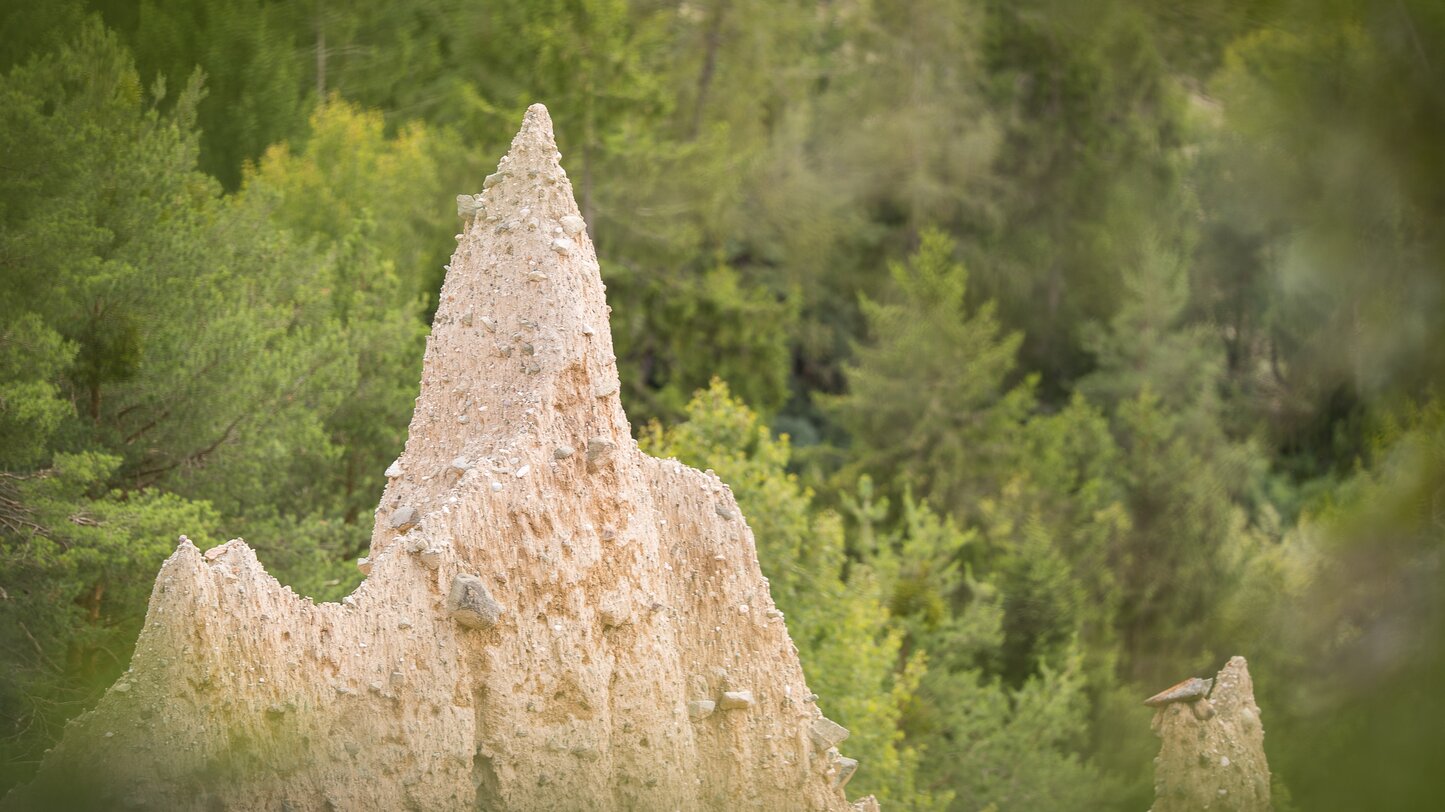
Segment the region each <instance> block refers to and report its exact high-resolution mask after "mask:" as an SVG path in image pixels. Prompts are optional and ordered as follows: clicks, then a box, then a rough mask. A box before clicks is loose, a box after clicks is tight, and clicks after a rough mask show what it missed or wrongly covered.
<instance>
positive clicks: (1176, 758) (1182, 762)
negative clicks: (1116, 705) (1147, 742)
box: [1145, 657, 1270, 812]
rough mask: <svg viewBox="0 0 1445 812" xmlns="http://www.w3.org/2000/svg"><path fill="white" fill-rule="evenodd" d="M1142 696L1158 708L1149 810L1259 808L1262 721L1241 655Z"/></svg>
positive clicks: (1264, 787) (1263, 777)
mask: <svg viewBox="0 0 1445 812" xmlns="http://www.w3.org/2000/svg"><path fill="white" fill-rule="evenodd" d="M1145 704H1148V705H1152V706H1154V707H1156V708H1158V710H1157V711H1156V712H1155V714H1154V732H1155V733H1156V734H1158V736H1159V738H1160V742H1161V744H1160V748H1159V756H1158V758H1156V759H1154V765H1155V769H1154V796H1155V800H1154V806H1153V809H1152V812H1199V810H1203V809H1208V810H1215V812H1267V810H1268V809H1269V808H1270V802H1269V764H1268V763H1267V762H1266V761H1265V756H1264V725H1263V724H1262V723H1261V722H1260V712H1259V706H1258V705H1256V704H1255V703H1254V683H1253V682H1252V681H1251V680H1250V678H1249V668H1248V664H1247V663H1245V661H1244V658H1243V657H1234V658H1232V659H1231V660H1230V661H1229V662H1228V663H1227V664H1226V665H1225V666H1224V668H1223V670H1221V671H1220V672H1219V674H1218V675H1217V676H1215V677H1214V678H1213V679H1201V678H1198V677H1195V678H1191V679H1188V680H1185V681H1184V682H1181V683H1179V684H1178V685H1175V686H1174V687H1172V688H1169V689H1168V690H1165V691H1163V692H1161V693H1159V694H1157V695H1155V696H1153V697H1150V698H1149V699H1147V700H1145Z"/></svg>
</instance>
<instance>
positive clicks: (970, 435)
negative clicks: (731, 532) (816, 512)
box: [828, 231, 1033, 513]
mask: <svg viewBox="0 0 1445 812" xmlns="http://www.w3.org/2000/svg"><path fill="white" fill-rule="evenodd" d="M953 248H954V243H953V241H952V240H951V239H949V238H948V237H947V236H945V235H944V234H942V233H940V232H937V231H930V232H928V233H926V234H925V235H924V237H923V244H922V245H921V246H920V247H919V249H918V251H917V252H916V253H915V254H913V255H912V256H911V257H910V258H909V261H908V262H907V263H900V262H895V263H891V264H890V265H889V268H888V270H889V274H890V276H892V278H893V282H894V285H895V287H896V288H897V294H898V299H899V302H898V303H897V304H880V303H877V302H874V301H872V300H870V299H867V298H866V297H865V298H864V299H863V301H862V307H863V314H864V317H865V318H866V320H867V324H868V332H869V335H870V337H871V339H872V340H871V342H870V343H868V344H866V345H862V346H859V347H857V348H856V355H857V360H856V361H855V362H852V363H850V364H849V365H848V366H847V367H846V370H847V375H848V388H849V391H848V394H846V395H844V396H841V397H838V398H835V399H832V400H831V401H828V404H829V405H830V406H831V409H832V411H833V412H834V413H835V414H836V415H837V418H838V422H839V423H840V424H841V425H842V427H843V428H845V429H847V431H848V432H849V434H850V435H851V437H852V442H853V447H852V448H851V449H850V453H851V454H852V456H853V457H854V458H855V459H857V460H858V463H857V467H858V468H860V469H861V470H862V471H866V472H870V473H875V474H882V475H884V476H887V475H888V473H889V472H893V471H899V472H907V474H906V475H905V476H907V477H909V478H912V479H913V480H914V481H915V488H916V489H917V490H918V492H919V493H920V494H921V495H923V496H925V497H927V498H928V499H930V500H931V501H934V502H936V503H938V504H940V505H943V506H946V507H947V508H949V509H950V510H954V511H958V512H959V513H965V512H967V510H968V505H970V504H971V503H972V502H973V501H974V500H976V499H977V498H978V497H979V496H980V495H981V494H982V491H983V489H984V487H985V483H987V482H988V481H989V480H988V477H989V476H990V475H991V473H992V472H993V471H995V470H997V469H998V468H999V467H1000V466H1004V465H1007V464H1008V462H1009V461H1010V460H1009V458H1010V456H1011V455H1012V453H1013V448H1012V442H1011V438H1012V437H1013V436H1014V435H1016V433H1017V426H1018V424H1019V423H1020V422H1021V421H1022V419H1023V417H1024V416H1025V414H1026V413H1027V412H1028V410H1029V409H1030V408H1031V406H1032V405H1033V394H1032V386H1031V385H1030V384H1028V383H1025V384H1023V385H1020V386H1014V387H1010V385H1009V378H1010V374H1011V373H1012V372H1013V369H1014V355H1015V353H1016V352H1017V350H1018V345H1019V341H1020V337H1019V336H1018V335H1016V334H1015V335H1004V334H1001V329H1000V327H999V325H998V322H997V320H996V319H995V318H994V315H993V305H992V304H991V303H985V304H983V305H980V306H979V307H978V308H977V311H976V312H971V311H970V308H969V306H968V304H967V302H966V301H965V295H966V293H967V288H968V273H967V271H965V270H964V268H963V266H962V265H960V264H958V263H956V262H954V261H953Z"/></svg>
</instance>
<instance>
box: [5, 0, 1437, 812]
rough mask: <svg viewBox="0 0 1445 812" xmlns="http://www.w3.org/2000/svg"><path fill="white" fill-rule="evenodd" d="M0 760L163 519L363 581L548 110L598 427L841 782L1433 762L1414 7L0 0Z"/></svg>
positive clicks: (128, 582)
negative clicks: (801, 683) (740, 604)
mask: <svg viewBox="0 0 1445 812" xmlns="http://www.w3.org/2000/svg"><path fill="white" fill-rule="evenodd" d="M0 31H3V36H0V659H3V663H0V759H3V761H0V789H3V788H5V787H7V786H9V785H12V784H13V783H15V782H17V781H21V780H24V778H25V777H26V776H27V775H28V774H29V773H30V771H32V770H33V769H34V767H35V766H36V764H37V761H38V759H39V757H40V754H41V752H42V751H43V750H44V749H45V748H46V747H48V746H49V745H50V744H52V743H53V742H54V741H55V740H56V738H57V737H58V735H59V733H60V730H61V727H62V726H63V724H64V721H65V720H66V719H67V718H69V717H71V716H74V715H75V714H77V713H79V712H80V711H82V710H84V709H85V708H86V707H87V706H88V705H89V704H90V703H92V702H93V701H94V700H95V698H96V697H97V696H98V695H99V692H100V691H101V690H103V688H104V687H105V686H106V685H108V684H109V683H110V682H111V681H112V680H113V679H114V678H115V676H116V675H117V674H118V673H120V672H121V671H122V670H124V668H125V667H126V663H127V661H128V658H129V646H130V645H131V643H132V642H133V641H134V639H135V635H136V633H137V630H138V627H139V623H140V620H141V618H142V616H143V613H144V610H145V602H146V598H147V595H148V594H149V591H150V587H151V583H152V578H153V576H154V573H155V571H156V569H157V567H158V565H159V563H160V562H161V560H162V559H163V558H164V557H165V556H166V555H168V554H169V552H170V550H171V549H172V548H173V545H174V542H175V538H176V536H177V534H178V533H180V532H185V533H187V534H189V535H190V537H191V538H193V539H196V540H197V541H198V543H203V544H209V543H214V542H218V541H221V540H224V539H226V538H230V537H235V536H244V537H245V538H246V539H247V540H248V541H249V542H250V543H251V544H253V545H254V546H255V547H256V548H257V549H258V550H259V551H260V554H261V556H262V559H263V561H265V563H266V564H267V566H268V567H270V569H271V571H272V572H273V573H275V574H276V575H277V576H278V577H280V578H281V580H282V581H283V582H285V583H289V584H291V585H293V586H294V587H296V588H297V589H298V590H300V591H303V592H305V593H307V594H310V595H313V596H316V597H318V598H328V599H335V598H337V597H339V596H341V595H343V594H345V593H347V592H348V591H349V590H350V589H351V588H353V587H354V586H355V585H356V583H357V582H358V581H359V579H360V577H361V576H360V574H359V572H357V570H356V567H355V564H354V560H355V558H356V556H358V555H359V554H360V553H361V552H362V551H363V550H364V549H365V547H366V543H367V540H368V538H369V533H370V525H371V520H372V513H371V512H372V510H373V509H374V506H375V503H376V500H377V498H378V496H379V494H380V493H381V489H382V485H383V476H382V471H383V470H384V469H385V468H386V466H387V464H388V463H389V462H390V461H391V460H392V459H393V458H394V457H395V456H396V455H397V454H398V453H399V451H400V449H401V447H402V443H403V441H404V439H405V431H406V426H407V421H408V419H409V416H410V410H411V406H412V398H413V397H414V396H415V390H416V386H417V380H418V378H419V371H420V363H421V357H422V349H423V342H424V337H425V335H426V334H427V331H428V319H429V316H430V313H431V311H432V308H433V306H434V304H435V299H434V297H435V291H436V290H437V288H438V286H439V283H440V280H441V274H442V265H443V263H444V262H445V261H446V258H447V256H448V254H449V253H450V251H451V248H452V247H453V245H454V243H453V240H452V235H453V234H454V232H455V231H456V221H455V220H454V219H453V213H452V205H453V204H452V199H453V196H454V195H456V194H457V193H461V192H474V191H478V190H479V189H480V186H481V181H482V178H483V177H484V176H485V175H486V173H487V172H488V171H489V170H490V168H491V167H492V166H494V165H495V161H496V158H497V156H499V155H500V154H501V153H502V152H503V150H504V148H505V146H506V143H507V141H508V140H509V139H510V137H511V134H512V133H513V132H514V130H515V128H516V126H517V123H518V121H519V120H520V114H521V111H522V110H523V109H524V108H525V107H526V105H528V104H529V103H531V102H534V101H543V102H545V103H547V104H548V105H549V107H550V108H551V111H552V114H553V117H554V119H555V121H556V123H557V126H558V140H559V142H560V144H561V146H562V150H563V152H564V162H565V164H566V166H567V168H568V170H569V173H570V174H571V176H572V177H573V178H574V181H575V184H576V188H577V192H578V197H579V202H580V203H581V205H582V207H583V211H584V214H585V216H586V218H587V221H588V223H589V225H590V228H591V231H592V236H593V238H594V240H595V242H596V245H597V248H598V253H599V255H600V257H601V262H602V270H603V274H604V276H605V278H606V281H607V283H608V288H609V296H610V297H611V303H612V305H613V307H614V313H613V325H612V326H613V331H614V334H615V339H616V343H617V348H618V354H619V360H620V364H621V367H622V371H623V378H624V387H625V388H624V391H623V400H624V403H625V405H626V407H627V409H628V411H629V413H630V415H631V416H632V418H633V422H634V428H635V429H636V431H637V433H638V435H639V438H640V439H641V441H642V442H643V444H644V447H646V448H647V449H648V450H649V451H651V452H652V453H656V454H661V455H675V456H677V457H678V458H680V459H682V460H684V461H686V462H688V463H691V464H694V465H697V466H699V467H710V468H714V469H715V470H717V471H718V473H719V474H720V475H721V476H722V477H723V478H724V479H726V480H727V481H729V482H730V483H732V486H733V488H734V491H735V493H736V494H737V496H738V499H739V501H740V503H741V504H742V506H743V509H744V511H745V512H746V514H747V515H748V517H749V520H750V522H751V524H752V526H753V528H754V530H755V532H756V535H757V539H758V545H759V554H760V557H761V560H762V563H763V567H764V571H765V572H766V573H767V574H768V575H769V576H770V577H771V579H772V583H773V588H774V590H775V598H776V600H777V602H778V604H779V605H780V606H781V607H782V608H783V609H784V610H785V611H786V612H787V615H788V618H789V629H790V631H791V632H792V634H793V636H794V638H795V640H796V641H797V643H798V645H799V648H800V649H801V652H802V656H803V659H804V665H805V667H806V668H807V669H808V674H809V679H810V683H811V684H812V685H813V686H814V688H815V689H816V690H818V692H819V693H821V694H822V695H823V697H824V700H823V701H824V704H825V706H826V708H827V710H828V712H829V714H830V715H832V716H835V717H837V718H838V719H839V721H841V722H843V723H844V724H846V725H848V726H849V727H850V728H852V729H853V730H854V732H855V737H854V739H852V740H850V745H851V747H850V754H852V755H856V756H859V757H860V758H861V760H862V762H863V769H862V770H861V771H860V773H859V775H858V777H857V778H856V779H855V780H854V782H853V784H852V785H850V787H849V789H850V790H852V791H856V792H859V793H862V792H873V793H877V794H878V795H879V797H880V798H881V799H883V801H884V805H885V808H887V809H890V810H925V809H949V810H984V809H994V810H1039V809H1144V808H1147V807H1148V805H1149V802H1150V797H1151V792H1152V790H1151V786H1150V783H1149V776H1150V766H1151V765H1150V758H1151V756H1152V755H1153V751H1154V748H1155V742H1154V740H1153V738H1152V736H1151V734H1150V732H1149V721H1148V720H1149V714H1148V711H1147V709H1145V708H1141V707H1140V706H1139V700H1140V699H1142V698H1143V697H1144V696H1147V695H1149V694H1151V693H1153V692H1154V691H1156V690H1158V689H1159V688H1161V687H1163V686H1165V685H1168V684H1170V683H1172V682H1174V681H1176V680H1178V679H1180V678H1183V677H1185V676H1188V675H1193V674H1199V675H1203V674H1207V673H1213V671H1214V670H1215V669H1216V668H1218V666H1219V665H1220V664H1221V663H1222V662H1223V661H1224V659H1225V658H1226V657H1227V656H1228V655H1230V654H1244V655H1246V656H1247V657H1248V658H1249V659H1250V663H1251V666H1252V669H1253V670H1254V673H1255V679H1256V684H1257V685H1258V689H1259V702H1260V705H1261V706H1262V707H1263V708H1264V710H1265V714H1266V716H1265V723H1266V729H1267V731H1268V737H1267V739H1266V747H1267V750H1268V752H1269V756H1270V760H1271V765H1272V767H1273V768H1274V770H1275V772H1276V786H1275V798H1276V801H1277V805H1278V806H1279V808H1280V809H1282V810H1289V809H1295V808H1298V809H1307V810H1329V809H1340V810H1347V809H1348V810H1353V809H1367V808H1370V809H1386V808H1388V809H1410V808H1418V809H1424V808H1438V803H1439V798H1440V796H1441V793H1442V791H1445V779H1442V777H1441V775H1440V771H1439V757H1440V756H1439V754H1440V753H1441V752H1445V692H1442V691H1441V690H1440V686H1441V685H1442V684H1445V644H1442V641H1445V600H1442V598H1445V588H1442V587H1445V584H1442V578H1445V573H1442V565H1445V562H1442V555H1445V393H1442V392H1441V388H1440V384H1441V381H1442V372H1445V360H1442V359H1445V316H1442V313H1445V273H1442V270H1445V138H1442V133H1445V4H1441V3H1439V2H1435V1H1434V0H1391V1H1390V2H1377V1H1376V0H1309V1H1308V2H1306V0H1264V1H1263V2H1253V3H1251V2H1245V1H1244V0H1214V1H1213V2H1200V3H1187V4H1181V3H1166V2H1160V1H1159V0H1092V1H1091V2H1083V3H1079V2H1063V0H1008V1H1007V2H1004V1H1003V0H952V1H949V0H878V2H872V3H869V2H857V1H855V0H839V1H837V2H816V0H815V1H814V2H799V1H797V0H784V1H783V2H772V1H770V2H762V1H761V0H697V2H688V3H672V2H665V1H664V0H635V1H634V2H630V3H629V2H626V0H511V1H510V2H505V3H488V2H477V1H476V0H472V1H470V2H463V1H462V0H405V1H401V0H355V1H354V2H348V3H325V2H322V0H307V1H306V2H271V1H268V0H146V2H140V3H134V2H115V1H113V0H95V1H94V2H82V1H81V0H47V2H30V3H19V2H15V3H7V4H5V7H4V9H3V11H0Z"/></svg>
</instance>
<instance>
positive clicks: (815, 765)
mask: <svg viewBox="0 0 1445 812" xmlns="http://www.w3.org/2000/svg"><path fill="white" fill-rule="evenodd" d="M560 158H561V156H560V154H559V153H558V152H557V147H556V144H555V142H554V140H553V135H552V126H551V121H550V119H549V118H548V115H547V111H546V109H545V108H543V107H542V106H541V105H534V106H533V107H532V108H531V109H529V110H528V111H527V114H526V118H525V120H524V122H523V124H522V129H521V131H520V132H519V133H518V134H517V137H516V139H515V140H514V141H513V143H512V147H511V151H510V152H509V153H508V154H507V156H506V157H505V158H503V159H502V162H501V164H500V166H499V167H498V169H497V173H496V174H494V175H492V176H490V177H488V178H487V181H486V185H485V189H484V190H483V191H482V192H481V193H480V194H479V195H477V196H475V197H472V196H464V197H462V198H459V200H458V204H459V209H461V210H462V211H463V213H464V214H465V215H467V216H468V223H467V226H466V228H465V230H464V232H463V233H462V234H460V235H458V245H457V250H456V254H455V255H454V256H453V257H452V261H451V265H450V266H448V273H447V277H446V283H445V285H444V286H443V288H442V293H441V301H440V306H439V308H438V310H437V314H436V320H435V323H434V326H433V333H432V336H431V338H430V339H429V341H428V344H427V349H426V360H425V365H424V370H423V373H422V382H421V396H420V397H419V398H418V399H417V405H416V412H415V415H414V417H413V419H412V423H411V428H410V435H409V439H408V441H407V445H406V451H405V453H403V454H402V456H401V457H400V458H399V459H398V460H397V461H396V463H394V464H393V465H392V466H391V467H390V468H389V469H388V470H387V476H388V480H389V481H388V485H387V487H386V492H385V495H384V496H383V497H382V500H381V504H380V507H379V508H378V510H377V514H376V521H375V529H374V532H373V536H372V543H371V550H370V555H369V556H368V557H367V559H365V560H364V561H363V569H364V570H365V571H367V572H368V573H369V575H368V577H367V579H366V581H365V582H364V583H363V584H362V585H361V586H360V588H358V589H357V590H356V592H355V593H354V594H352V595H351V596H349V597H348V598H346V599H345V600H344V601H342V602H341V603H324V604H315V603H313V602H311V601H310V600H307V599H305V598H301V597H299V596H297V595H295V594H293V593H292V592H291V591H290V590H289V589H287V588H285V587H282V586H280V585H279V584H278V583H277V582H276V581H275V580H274V579H272V578H271V576H269V575H268V574H267V573H266V572H265V570H264V569H263V568H262V566H261V565H260V564H259V562H257V560H256V557H255V555H254V554H253V553H252V551H251V550H250V548H249V547H247V546H246V544H245V543H244V542H242V541H239V540H236V541H231V542H228V543H227V544H224V545H222V546H220V547H217V548H215V549H213V550H210V551H208V552H206V553H204V554H203V553H202V552H201V551H200V550H198V549H196V548H195V547H194V546H193V545H191V544H190V542H187V541H184V540H183V541H182V542H181V544H180V546H179V548H178V549H177V550H176V552H175V554H174V555H172V556H171V558H170V559H168V560H167V561H166V563H165V565H164V566H163V568H162V570H161V572H160V575H159V577H158V578H157V580H156V587H155V591H154V593H153V594H152V596H151V602H150V608H149V612H148V614H147V617H146V624H145V628H144V631H143V632H142V634H141V637H140V639H139V641H138V643H137V647H136V652H135V657H134V660H133V664H132V667H131V669H130V671H128V672H127V673H126V675H125V676H124V677H123V678H122V679H121V680H120V681H119V682H117V683H116V684H115V686H113V687H112V688H111V689H110V691H109V692H108V693H107V694H106V695H105V697H104V698H103V699H102V700H101V702H100V704H99V706H98V707H97V708H96V709H95V710H94V711H92V712H90V713H88V714H85V715H84V716H82V717H81V718H79V719H78V720H76V722H75V723H74V724H73V726H72V727H71V728H69V729H68V730H67V732H66V735H65V737H64V740H63V742H62V743H61V744H60V746H59V747H57V749H56V750H55V751H54V752H53V753H52V754H51V755H50V756H49V758H48V759H47V760H46V762H45V765H44V767H43V768H42V772H41V776H40V778H39V780H38V781H37V782H36V783H35V784H33V785H32V786H30V787H28V788H26V789H23V790H19V791H17V792H16V793H12V795H11V796H10V797H9V798H8V799H7V804H8V805H9V806H11V807H15V808H28V805H33V804H35V803H38V802H40V801H43V800H51V801H53V800H55V799H66V798H68V799H70V800H71V801H75V802H76V804H77V805H78V804H80V803H82V802H84V803H93V804H95V805H99V806H106V807H109V808H124V807H131V808H153V809H201V808H205V809H212V808H227V809H286V810H320V809H427V810H447V809H463V808H466V809H472V808H482V809H508V810H547V812H560V811H561V810H571V809H617V810H622V809H628V810H631V809H640V810H664V809H665V810H675V809H728V810H735V809H768V810H781V809H789V810H793V809H800V810H801V809H811V810H840V809H845V808H847V802H846V801H845V799H844V795H843V790H842V787H841V785H842V784H843V783H845V782H846V779H847V777H848V775H851V773H852V769H853V768H854V766H856V765H855V764H854V763H852V762H851V760H849V759H847V758H845V757H844V756H842V755H841V754H840V753H839V752H838V750H837V746H838V745H839V743H840V742H841V741H842V739H843V738H844V736H846V731H843V730H842V729H841V728H837V727H836V726H834V725H831V724H829V723H827V722H826V720H824V718H823V717H822V714H821V713H820V711H819V709H818V708H817V706H816V705H815V704H814V703H813V702H811V701H810V700H809V697H810V696H811V694H810V692H809V690H808V687H807V685H806V683H805V682H804V679H803V673H802V670H801V668H800V666H799V663H798V658H797V655H796V649H795V648H794V646H793V644H792V642H791V641H790V639H789V637H788V632H787V628H786V626H785V624H784V622H783V618H782V616H781V613H779V612H778V611H777V610H776V608H775V607H774V605H773V601H772V598H771V597H770V595H769V593H768V584H767V581H766V579H765V578H763V576H762V573H761V571H760V570H759V567H758V560H757V554H756V550H755V547H754V544H753V537H752V533H751V531H750V530H749V528H748V525H747V523H746V522H745V521H744V519H743V518H742V516H741V515H740V514H739V512H738V510H737V504H736V502H735V500H734V499H733V497H732V494H731V493H730V492H729V490H728V488H727V486H726V485H725V484H723V483H722V482H721V481H719V480H718V479H717V477H715V476H712V475H710V474H703V473H700V472H698V471H696V470H693V469H691V468H688V467H687V466H684V465H682V464H680V463H678V462H676V461H671V460H658V459H653V458H651V457H648V456H646V455H644V454H642V453H641V452H640V451H639V450H638V448H637V445H636V443H635V442H634V441H633V439H632V436H631V433H630V429H629V426H628V422H627V418H626V415H624V413H623V411H622V406H621V403H620V402H619V400H618V375H617V367H616V359H615V357H614V356H613V351H612V340H611V334H610V331H609V328H608V311H609V308H608V307H607V304H606V301H605V298H604V288H603V285H602V279H601V277H600V275H599V273H598V266H597V260H596V256H595V254H594V252H593V248H592V244H591V241H590V240H589V238H588V235H587V231H586V228H585V224H584V223H583V221H582V218H581V216H580V214H579V212H578V210H577V205H576V202H575V201H574V199H573V194H572V187H571V184H570V182H569V181H568V179H567V175H566V173H565V172H564V171H563V170H562V167H561V165H560V163H559V160H560ZM866 768H867V765H864V769H866ZM77 779H86V780H77Z"/></svg>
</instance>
